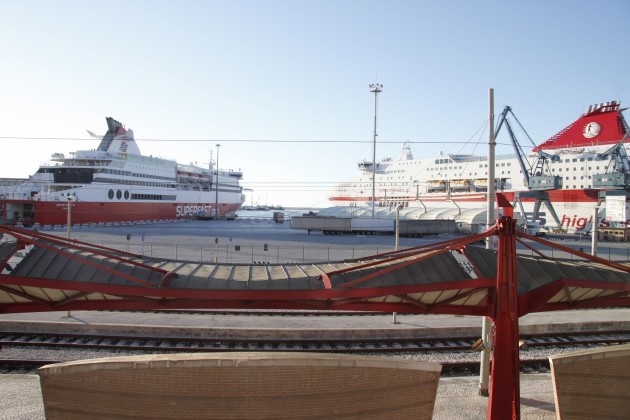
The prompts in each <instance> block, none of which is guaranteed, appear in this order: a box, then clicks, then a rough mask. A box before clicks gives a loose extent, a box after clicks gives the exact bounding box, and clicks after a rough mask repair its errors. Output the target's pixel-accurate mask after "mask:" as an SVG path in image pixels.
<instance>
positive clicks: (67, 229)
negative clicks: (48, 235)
mask: <svg viewBox="0 0 630 420" xmlns="http://www.w3.org/2000/svg"><path fill="white" fill-rule="evenodd" d="M71 224H72V197H71V196H68V221H67V224H66V239H70V225H71Z"/></svg>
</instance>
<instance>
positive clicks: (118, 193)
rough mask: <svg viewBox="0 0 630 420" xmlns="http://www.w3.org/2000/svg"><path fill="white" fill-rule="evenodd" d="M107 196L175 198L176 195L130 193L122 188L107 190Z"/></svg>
mask: <svg viewBox="0 0 630 420" xmlns="http://www.w3.org/2000/svg"><path fill="white" fill-rule="evenodd" d="M107 197H109V199H110V200H113V199H114V197H116V199H117V200H121V199H122V198H123V197H124V198H125V200H129V198H131V199H132V200H175V198H176V196H175V195H170V194H137V193H129V191H127V190H125V191H121V190H117V191H114V190H109V191H107Z"/></svg>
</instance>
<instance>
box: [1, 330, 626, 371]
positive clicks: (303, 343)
mask: <svg viewBox="0 0 630 420" xmlns="http://www.w3.org/2000/svg"><path fill="white" fill-rule="evenodd" d="M521 339H522V340H523V343H524V344H523V345H522V346H521V349H522V350H523V351H525V353H524V354H527V352H526V350H528V349H544V350H543V353H545V354H546V355H543V356H541V355H540V354H539V353H536V355H532V356H526V357H522V358H521V370H522V371H523V372H525V373H528V372H548V371H549V360H548V355H549V354H552V353H553V352H554V351H557V350H558V348H561V347H572V348H575V347H578V348H579V347H586V346H606V345H614V344H623V343H630V331H609V332H597V333H570V334H569V333H567V334H553V335H536V336H522V337H521ZM476 340H477V337H452V338H449V339H443V338H442V339H435V338H433V339H432V338H422V339H418V338H393V339H392V338H370V339H367V340H365V339H344V340H339V339H335V340H319V339H307V340H305V339H301V340H294V339H272V340H270V339H242V338H233V339H226V338H217V339H212V338H188V337H159V336H136V337H130V336H125V335H88V334H62V333H58V334H41V333H31V332H13V333H1V334H0V348H4V349H10V348H15V349H27V350H34V353H33V354H34V356H33V357H32V358H30V359H9V358H2V351H1V350H0V374H2V373H30V374H33V373H36V370H37V368H39V367H40V366H43V365H47V364H51V363H58V362H62V361H69V360H78V359H82V358H85V356H84V355H83V354H82V353H80V351H84V350H96V351H102V352H103V356H97V357H107V356H108V355H118V356H119V355H124V354H126V353H132V352H133V353H136V354H137V353H138V352H141V353H190V352H222V351H269V352H273V351H299V352H326V353H355V354H357V353H358V354H370V355H385V356H390V357H401V355H403V356H402V357H404V355H407V356H409V355H412V356H414V357H415V355H424V356H426V355H430V356H429V357H431V358H432V359H433V360H437V361H439V363H441V364H442V376H465V375H476V374H478V373H479V362H478V358H477V357H470V356H471V355H474V354H475V353H476V352H474V351H473V350H472V346H473V344H474V343H475V341H476ZM58 350H76V351H77V353H76V356H67V355H66V356H64V357H63V358H59V359H57V358H55V354H56V352H57V351H58ZM20 351H22V350H20ZM38 351H39V353H38ZM38 354H39V355H38ZM41 354H45V355H46V356H42V355H41ZM424 356H422V357H424ZM463 356H465V357H463ZM422 357H421V358H422Z"/></svg>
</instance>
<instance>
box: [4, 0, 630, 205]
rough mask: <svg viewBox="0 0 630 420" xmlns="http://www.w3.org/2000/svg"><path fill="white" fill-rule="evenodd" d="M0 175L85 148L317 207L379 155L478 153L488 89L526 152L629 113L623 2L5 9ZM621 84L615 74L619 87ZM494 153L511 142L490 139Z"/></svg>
mask: <svg viewBox="0 0 630 420" xmlns="http://www.w3.org/2000/svg"><path fill="white" fill-rule="evenodd" d="M0 15H1V16H3V20H2V21H3V23H2V25H0V51H1V56H0V142H1V144H2V151H1V152H0V177H3V178H7V177H28V176H29V175H31V174H33V173H34V172H35V171H36V170H37V168H38V167H39V165H40V164H41V163H43V162H46V161H47V160H48V159H49V157H50V155H51V154H52V153H55V152H60V153H66V154H67V153H68V152H70V151H75V150H86V149H93V148H96V147H97V145H98V140H95V139H93V138H90V137H89V135H88V134H87V132H86V130H90V131H92V132H94V133H96V134H100V135H102V134H104V133H105V132H106V130H107V126H106V123H105V117H113V118H115V119H116V120H118V121H120V122H122V123H123V124H124V125H125V126H126V127H127V128H131V129H132V130H133V131H134V134H135V138H136V141H137V142H138V145H139V147H140V150H141V151H142V153H143V154H146V155H153V156H160V157H164V158H170V159H175V160H177V161H178V162H180V163H190V162H197V163H198V164H199V165H205V164H207V162H209V159H210V155H211V153H212V154H213V155H214V157H215V158H216V150H217V147H216V144H220V145H221V146H220V148H219V150H220V151H219V167H220V168H221V169H234V170H239V169H240V170H242V171H243V174H244V176H243V180H242V185H243V186H244V187H245V188H246V189H247V204H250V203H253V204H268V205H283V206H285V207H328V206H330V203H329V202H328V200H327V197H328V194H329V192H330V190H331V189H332V188H333V187H334V186H335V185H336V184H338V183H341V182H344V181H350V180H352V179H354V178H356V177H357V176H358V172H357V162H358V161H359V160H362V159H368V160H372V147H373V143H372V142H373V128H374V126H373V125H374V113H375V112H374V111H375V106H374V105H375V104H374V95H373V94H372V93H370V90H369V85H370V84H373V83H379V84H382V85H383V91H382V93H380V94H379V96H378V112H377V122H378V129H377V131H378V137H377V139H378V141H377V145H376V157H377V159H381V158H384V157H392V158H394V159H395V158H397V157H398V156H399V155H400V151H401V148H402V144H403V143H404V142H407V141H408V142H409V143H410V145H411V148H412V152H413V153H414V157H416V158H420V157H433V156H435V155H436V154H438V153H439V152H440V151H443V152H445V153H447V152H448V153H468V152H473V151H474V152H476V153H481V154H485V151H486V150H487V146H484V144H486V143H487V134H484V131H483V130H484V129H485V128H484V124H485V123H486V122H487V119H488V91H489V89H490V88H492V89H494V96H495V113H496V114H497V115H498V114H499V113H500V112H501V110H502V109H503V107H505V106H506V105H509V106H511V107H512V109H513V111H514V113H515V114H516V116H517V117H518V119H519V121H520V122H521V123H522V124H523V126H524V127H525V128H526V130H527V132H528V133H529V135H530V137H531V138H532V140H533V141H534V142H535V143H540V142H542V141H544V140H546V139H547V138H548V137H550V136H552V135H553V134H555V133H556V132H558V131H559V130H561V129H562V128H564V127H566V126H567V125H568V124H570V123H571V122H573V121H574V120H575V119H576V118H577V117H578V116H579V115H580V114H581V113H582V112H584V111H585V110H586V108H587V107H588V105H591V104H596V103H601V102H606V101H610V100H620V101H621V103H622V105H630V78H629V77H628V75H627V73H628V69H629V68H630V54H628V37H627V25H628V18H630V2H628V1H626V0H602V1H600V2H597V3H593V2H592V1H584V0H557V1H552V2H550V1H542V0H533V1H527V2H525V1H514V2H505V1H494V0H491V1H477V2H472V1H463V0H461V1H460V0H454V1H449V2H438V1H433V2H430V1H419V0H418V1H414V0H408V1H403V0H392V1H370V0H318V1H314V0H311V1H303V0H265V1H262V0H260V1H254V0H251V1H250V0H233V1H227V0H223V1H213V0H205V1H202V0H199V1H192V0H180V1H163V0H157V1H156V0H150V1H141V0H126V1H118V0H108V1H106V2H103V1H101V2H94V1H83V0H72V1H71V0H57V1H54V2H51V1H36V0H26V1H13V0H0ZM622 75H623V76H625V77H622ZM497 142H498V143H499V146H498V148H497V153H501V152H502V149H501V147H505V148H506V149H505V151H504V152H505V153H509V152H511V149H509V148H508V146H507V145H506V143H507V142H509V140H508V139H507V138H503V139H502V138H501V137H499V138H498V139H497Z"/></svg>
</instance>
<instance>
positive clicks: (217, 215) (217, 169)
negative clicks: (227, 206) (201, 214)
mask: <svg viewBox="0 0 630 420" xmlns="http://www.w3.org/2000/svg"><path fill="white" fill-rule="evenodd" d="M219 147H221V145H220V144H219V143H217V167H216V171H217V182H216V184H215V185H214V188H216V194H215V202H214V214H215V217H216V218H217V219H219Z"/></svg>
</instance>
